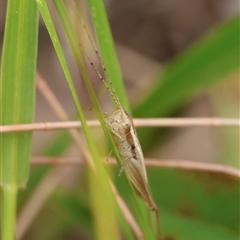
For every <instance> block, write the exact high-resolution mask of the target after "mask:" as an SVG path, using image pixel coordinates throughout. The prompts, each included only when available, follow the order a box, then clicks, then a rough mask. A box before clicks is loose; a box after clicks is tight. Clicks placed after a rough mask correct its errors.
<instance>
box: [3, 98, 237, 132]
mask: <svg viewBox="0 0 240 240" xmlns="http://www.w3.org/2000/svg"><path fill="white" fill-rule="evenodd" d="M54 102H55V100H54V99H53V101H52V104H53V106H55V105H54V104H55V103H54ZM56 112H58V114H59V116H63V117H62V119H64V120H66V118H65V115H62V112H61V110H60V109H59V108H58V107H57V105H56ZM133 122H134V126H135V127H240V119H235V118H175V119H174V118H162V119H158V118H156V119H154V118H146V119H133ZM87 124H88V126H89V127H100V126H101V125H100V123H99V121H98V120H89V121H87ZM72 128H81V123H80V122H78V121H65V122H45V123H32V124H18V125H5V126H0V133H7V132H25V131H52V130H58V129H72Z"/></svg>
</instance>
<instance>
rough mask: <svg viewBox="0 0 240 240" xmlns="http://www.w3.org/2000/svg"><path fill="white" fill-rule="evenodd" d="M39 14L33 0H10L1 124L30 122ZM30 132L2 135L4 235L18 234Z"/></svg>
mask: <svg viewBox="0 0 240 240" xmlns="http://www.w3.org/2000/svg"><path fill="white" fill-rule="evenodd" d="M37 33H38V14H37V6H36V3H35V2H33V1H32V0H24V1H18V0H9V1H8V5H7V19H6V26H5V33H4V43H3V53H2V60H1V79H0V98H1V100H0V125H6V124H20V123H31V122H32V121H33V116H34V103H35V70H36V55H37ZM30 152H31V133H30V132H25V133H10V134H1V135H0V180H1V186H2V190H3V205H2V208H3V211H2V227H1V229H2V233H1V234H2V235H1V236H2V239H3V240H5V239H7V240H11V239H14V235H15V229H14V228H15V214H16V199H17V188H18V187H21V186H24V185H25V184H26V182H27V180H28V175H29V166H30V165H29V159H30Z"/></svg>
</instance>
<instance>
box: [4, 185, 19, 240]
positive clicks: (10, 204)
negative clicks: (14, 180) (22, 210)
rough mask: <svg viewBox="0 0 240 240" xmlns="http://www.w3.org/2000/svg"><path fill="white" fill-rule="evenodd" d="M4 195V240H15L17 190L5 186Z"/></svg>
mask: <svg viewBox="0 0 240 240" xmlns="http://www.w3.org/2000/svg"><path fill="white" fill-rule="evenodd" d="M2 193H3V206H4V208H2V213H3V216H4V219H2V220H1V221H2V234H1V236H2V239H6V240H8V239H9V240H10V239H14V235H15V230H14V229H15V220H16V201H17V188H15V187H12V186H11V185H9V186H5V187H4V188H3V189H2Z"/></svg>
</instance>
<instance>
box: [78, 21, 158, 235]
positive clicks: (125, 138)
mask: <svg viewBox="0 0 240 240" xmlns="http://www.w3.org/2000/svg"><path fill="white" fill-rule="evenodd" d="M82 25H83V27H84V29H85V31H86V33H87V35H88V38H89V40H90V42H91V44H92V46H93V48H94V50H95V53H96V55H97V57H98V59H99V62H100V63H101V65H102V68H103V71H104V73H105V76H107V70H106V68H105V67H104V64H103V61H102V59H101V57H100V55H99V53H98V50H97V48H96V47H95V45H94V42H93V40H92V38H91V36H90V34H89V33H88V31H87V28H86V25H85V24H84V22H83V21H82ZM82 50H83V49H82ZM83 53H84V55H85V56H86V58H87V59H88V61H89V62H90V64H91V66H92V67H93V69H94V71H95V72H96V74H97V75H98V76H99V78H100V80H101V81H102V82H103V84H104V85H105V86H106V88H107V90H108V91H109V93H110V95H111V97H112V99H113V100H114V102H115V103H116V106H117V110H116V111H114V112H113V113H112V114H110V115H105V116H104V117H105V122H106V125H107V127H108V129H109V131H110V133H111V135H112V138H113V141H114V143H115V146H116V148H117V150H118V153H119V156H120V157H121V159H122V168H121V170H120V173H119V175H120V174H121V173H122V171H123V170H125V172H126V173H127V176H128V177H129V179H130V181H131V183H132V184H133V186H134V189H135V190H136V192H137V194H138V195H139V196H140V197H141V198H142V199H143V201H144V202H146V204H147V205H148V207H149V209H150V210H151V211H153V212H154V213H155V216H156V232H157V239H161V233H160V219H159V211H158V208H157V206H156V204H155V203H154V201H153V199H152V197H151V194H150V192H149V190H148V180H147V172H146V168H145V163H144V156H143V152H142V148H141V145H140V143H139V140H138V137H137V133H136V131H135V127H134V124H133V120H132V118H131V117H130V115H129V114H128V113H127V112H126V111H125V110H124V109H123V107H122V105H121V103H120V101H119V98H118V96H117V94H116V91H115V89H114V87H113V85H112V82H111V80H110V79H109V78H108V79H109V85H110V86H111V88H110V87H109V86H108V84H107V82H106V81H105V80H104V78H103V77H102V76H101V74H100V73H99V72H98V70H97V69H96V67H95V66H94V64H93V63H92V62H91V61H90V59H89V57H88V56H87V54H86V53H85V51H83Z"/></svg>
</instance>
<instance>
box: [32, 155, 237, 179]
mask: <svg viewBox="0 0 240 240" xmlns="http://www.w3.org/2000/svg"><path fill="white" fill-rule="evenodd" d="M104 159H106V158H104ZM31 163H32V164H34V165H80V164H83V163H84V160H83V159H82V158H80V157H59V158H53V157H37V156H35V157H32V160H31ZM106 164H111V165H117V163H116V161H115V160H114V159H113V158H110V159H109V161H108V162H106ZM145 165H146V166H147V167H157V168H161V169H162V168H170V169H171V168H175V169H183V170H191V171H207V172H216V173H222V174H225V175H230V176H232V177H234V178H237V179H239V180H240V170H238V169H236V168H234V167H230V166H226V165H220V164H215V163H204V162H195V161H187V160H180V159H174V160H170V159H153V158H145Z"/></svg>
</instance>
